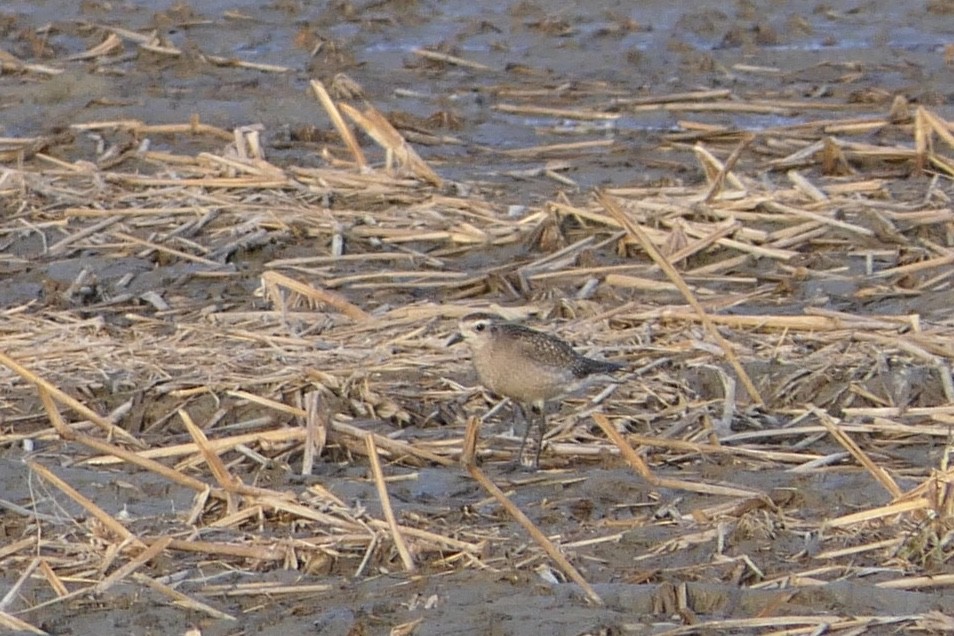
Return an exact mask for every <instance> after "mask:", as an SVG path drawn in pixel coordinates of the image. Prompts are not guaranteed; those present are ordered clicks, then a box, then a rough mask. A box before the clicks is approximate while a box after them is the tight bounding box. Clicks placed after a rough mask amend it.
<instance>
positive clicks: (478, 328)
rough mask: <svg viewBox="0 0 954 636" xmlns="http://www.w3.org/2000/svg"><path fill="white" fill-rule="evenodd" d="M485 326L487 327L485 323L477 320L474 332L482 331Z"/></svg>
mask: <svg viewBox="0 0 954 636" xmlns="http://www.w3.org/2000/svg"><path fill="white" fill-rule="evenodd" d="M486 328H487V325H485V324H484V323H482V322H478V323H477V324H476V325H474V331H476V332H478V333H479V332H481V331H483V330H484V329H486Z"/></svg>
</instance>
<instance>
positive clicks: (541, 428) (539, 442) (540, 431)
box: [527, 408, 547, 470]
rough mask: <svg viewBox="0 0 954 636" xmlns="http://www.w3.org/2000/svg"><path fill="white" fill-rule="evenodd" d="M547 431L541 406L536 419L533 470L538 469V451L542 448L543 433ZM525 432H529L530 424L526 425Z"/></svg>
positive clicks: (545, 417) (545, 419)
mask: <svg viewBox="0 0 954 636" xmlns="http://www.w3.org/2000/svg"><path fill="white" fill-rule="evenodd" d="M546 431H547V414H546V412H545V411H544V410H543V409H542V408H541V409H540V414H539V418H538V419H537V452H536V453H534V455H533V464H532V465H531V468H532V469H533V470H540V452H541V451H542V450H543V435H544V434H545V433H546ZM527 432H528V433H529V432H530V426H529V425H527Z"/></svg>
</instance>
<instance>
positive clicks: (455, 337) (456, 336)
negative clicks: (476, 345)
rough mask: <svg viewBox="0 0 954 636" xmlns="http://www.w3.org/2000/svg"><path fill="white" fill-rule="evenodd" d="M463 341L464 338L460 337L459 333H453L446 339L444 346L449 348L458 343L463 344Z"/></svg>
mask: <svg viewBox="0 0 954 636" xmlns="http://www.w3.org/2000/svg"><path fill="white" fill-rule="evenodd" d="M463 341H464V336H462V335H460V332H459V331H455V332H454V333H453V334H451V337H450V338H448V339H447V345H446V346H448V347H449V346H451V345H455V344H457V343H458V342H463Z"/></svg>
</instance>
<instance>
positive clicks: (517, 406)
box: [513, 401, 533, 468]
mask: <svg viewBox="0 0 954 636" xmlns="http://www.w3.org/2000/svg"><path fill="white" fill-rule="evenodd" d="M518 412H519V413H520V419H522V420H523V424H524V428H523V438H521V440H520V450H518V451H517V455H516V456H515V457H514V462H513V463H514V467H515V468H517V467H520V466H523V450H524V449H525V448H526V447H527V437H529V436H530V429H531V428H532V427H533V422H531V421H530V418H528V417H527V411H526V410H525V409H524V408H523V404H521V403H520V402H516V401H515V402H514V403H513V415H514V420H516V418H517V413H518Z"/></svg>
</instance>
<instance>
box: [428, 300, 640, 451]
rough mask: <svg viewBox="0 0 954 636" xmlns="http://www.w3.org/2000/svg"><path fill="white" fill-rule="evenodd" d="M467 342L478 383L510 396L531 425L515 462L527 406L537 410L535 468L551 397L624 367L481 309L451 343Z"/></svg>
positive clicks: (460, 327) (464, 322)
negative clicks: (589, 355) (591, 356)
mask: <svg viewBox="0 0 954 636" xmlns="http://www.w3.org/2000/svg"><path fill="white" fill-rule="evenodd" d="M458 342H464V343H466V344H467V345H468V347H469V348H470V352H471V359H472V362H473V365H474V369H475V370H476V371H477V377H478V378H479V380H480V383H481V384H483V385H484V386H485V387H487V388H488V389H490V390H491V391H492V392H494V393H496V394H497V395H499V396H502V397H507V398H510V400H511V401H512V402H513V404H514V407H515V408H514V417H516V413H517V411H519V412H520V414H521V416H522V417H523V420H524V421H525V422H526V425H527V428H526V431H525V432H524V435H523V439H522V440H521V442H520V450H519V452H518V453H517V456H516V461H517V462H518V463H519V462H520V461H521V459H522V457H523V451H524V447H525V446H526V443H527V437H528V436H529V434H530V429H531V428H532V424H531V422H530V420H529V419H528V418H527V414H526V410H525V408H526V407H530V408H531V409H532V410H533V411H535V412H537V413H538V414H539V416H538V420H537V425H538V430H539V434H538V437H537V448H536V454H535V456H534V458H533V463H532V464H531V468H532V469H534V470H536V469H537V468H539V465H540V450H541V447H542V445H543V434H544V432H545V430H544V429H545V428H546V414H545V410H544V409H545V407H546V403H547V402H548V401H549V400H553V399H555V398H560V397H563V396H566V395H568V394H570V393H572V392H574V391H576V390H578V389H580V388H582V387H583V386H585V385H586V384H588V382H589V381H592V380H593V379H594V378H595V377H596V376H599V375H601V374H607V373H613V372H614V371H619V370H621V369H623V368H625V365H622V364H617V363H615V362H609V361H606V360H595V359H593V358H587V357H586V356H583V355H581V354H579V353H577V352H576V351H575V350H574V349H573V347H571V346H570V345H569V344H568V343H566V342H564V341H563V340H561V339H559V338H557V337H556V336H552V335H550V334H548V333H545V332H543V331H537V330H536V329H531V328H530V327H526V326H524V325H521V324H517V323H514V322H508V321H506V320H504V319H503V318H502V317H500V316H498V315H496V314H492V313H487V312H477V313H472V314H468V315H466V316H464V317H463V318H461V319H460V321H459V322H458V325H457V332H455V333H454V334H453V335H452V336H451V338H450V339H449V340H448V341H447V345H448V346H450V345H453V344H456V343H458Z"/></svg>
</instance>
